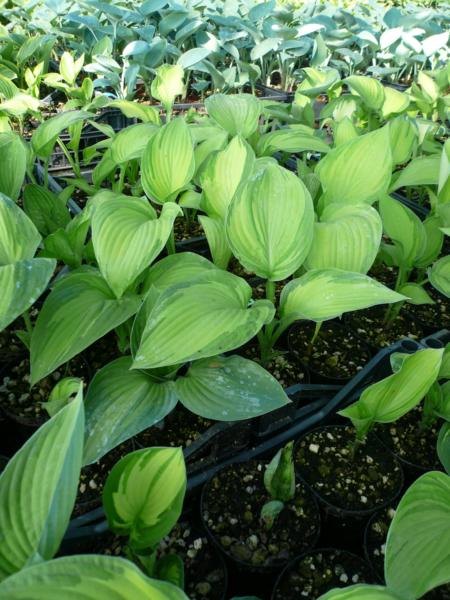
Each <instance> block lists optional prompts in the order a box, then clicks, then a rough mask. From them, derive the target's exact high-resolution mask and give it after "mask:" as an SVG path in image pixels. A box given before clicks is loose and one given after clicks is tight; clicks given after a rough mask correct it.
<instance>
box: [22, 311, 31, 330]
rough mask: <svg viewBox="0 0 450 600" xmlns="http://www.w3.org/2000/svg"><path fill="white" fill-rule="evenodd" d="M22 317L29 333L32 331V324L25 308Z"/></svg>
mask: <svg viewBox="0 0 450 600" xmlns="http://www.w3.org/2000/svg"><path fill="white" fill-rule="evenodd" d="M22 318H23V320H24V323H25V327H26V328H27V331H28V333H29V334H30V335H31V334H32V333H33V325H32V324H31V318H30V313H29V312H28V311H27V310H26V311H25V312H24V313H22Z"/></svg>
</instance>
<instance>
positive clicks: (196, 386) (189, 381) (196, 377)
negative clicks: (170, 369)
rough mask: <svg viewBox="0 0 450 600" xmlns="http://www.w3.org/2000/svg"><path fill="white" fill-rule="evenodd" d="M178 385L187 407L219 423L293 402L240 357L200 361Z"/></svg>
mask: <svg viewBox="0 0 450 600" xmlns="http://www.w3.org/2000/svg"><path fill="white" fill-rule="evenodd" d="M175 386H176V391H177V394H178V396H179V398H180V401H181V402H182V404H184V406H185V407H186V408H188V409H189V410H190V411H191V412H193V413H195V414H196V415H200V416H201V417H204V418H206V419H215V420H217V421H240V420H242V419H250V418H253V417H258V416H260V415H264V414H266V413H268V412H271V411H273V410H275V409H277V408H280V407H281V406H284V405H285V404H288V403H289V402H290V400H289V399H288V397H287V396H286V394H285V393H284V390H283V388H282V387H281V385H280V384H279V383H278V381H277V380H276V379H275V378H274V377H272V375H271V374H270V373H268V372H267V371H266V370H265V369H263V367H261V366H260V365H258V364H257V363H256V362H254V361H252V360H248V359H246V358H242V357H241V356H228V357H224V356H214V357H212V358H206V359H203V360H197V361H195V362H193V363H192V365H191V367H190V368H189V371H188V372H187V373H186V376H185V377H180V378H178V379H177V381H176V383H175Z"/></svg>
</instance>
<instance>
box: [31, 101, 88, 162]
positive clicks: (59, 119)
mask: <svg viewBox="0 0 450 600" xmlns="http://www.w3.org/2000/svg"><path fill="white" fill-rule="evenodd" d="M93 116H94V115H92V114H91V113H88V112H85V111H81V110H70V111H66V112H62V113H59V114H58V115H56V116H55V117H51V118H50V119H47V120H45V121H44V122H43V123H41V124H40V125H39V127H38V128H37V129H36V131H35V132H34V133H33V136H32V138H31V146H32V148H33V152H34V154H35V155H36V156H38V157H39V158H44V159H47V158H49V157H50V155H51V153H52V151H53V147H54V145H55V143H56V139H57V137H58V136H59V134H60V133H61V132H62V131H64V130H65V129H67V128H68V127H70V126H71V125H74V124H75V123H78V122H79V121H85V120H87V119H90V118H91V117H93Z"/></svg>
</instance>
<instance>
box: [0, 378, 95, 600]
mask: <svg viewBox="0 0 450 600" xmlns="http://www.w3.org/2000/svg"><path fill="white" fill-rule="evenodd" d="M83 430H84V419H83V398H82V386H81V385H80V386H79V390H78V394H77V396H76V398H75V399H74V400H73V401H72V402H70V404H69V405H68V406H66V408H64V409H62V410H61V411H60V412H59V413H58V414H57V415H56V416H55V417H53V419H50V421H48V422H47V423H45V424H44V425H42V427H40V428H39V429H38V430H37V431H36V433H35V434H34V435H33V436H32V437H31V438H30V439H29V440H28V441H27V442H26V443H25V445H24V446H22V448H21V449H20V450H19V451H18V452H17V453H16V454H15V455H14V457H13V458H12V459H11V460H10V461H9V463H8V465H7V467H6V468H5V470H4V471H3V472H2V474H1V476H0V499H1V503H0V542H1V543H0V581H1V580H3V579H5V578H7V577H8V576H9V575H12V574H13V573H16V572H17V571H20V569H23V568H24V567H26V566H29V565H32V564H33V563H36V562H41V561H44V560H49V559H51V558H52V557H53V556H54V554H55V553H56V551H57V550H58V548H59V545H60V543H61V540H62V538H63V535H64V533H65V531H66V528H67V525H68V524H69V519H70V515H71V513H72V510H73V504H74V502H75V497H76V494H77V488H78V478H79V475H80V469H81V454H82V450H83ZM0 590H1V592H0V597H1V594H2V593H3V590H4V583H2V584H0ZM40 592H42V590H40ZM4 597H5V598H6V597H8V598H12V597H13V596H4ZM24 597H26V596H24Z"/></svg>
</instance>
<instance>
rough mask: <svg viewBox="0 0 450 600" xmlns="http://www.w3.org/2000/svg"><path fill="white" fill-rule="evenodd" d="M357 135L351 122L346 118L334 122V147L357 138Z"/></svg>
mask: <svg viewBox="0 0 450 600" xmlns="http://www.w3.org/2000/svg"><path fill="white" fill-rule="evenodd" d="M358 135H359V133H358V130H357V129H356V127H355V125H354V123H353V121H352V120H351V119H349V118H348V117H344V118H343V119H341V120H340V121H336V123H335V125H334V145H335V146H341V145H342V144H345V143H346V142H348V141H349V140H353V139H354V138H357V137H358Z"/></svg>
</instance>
